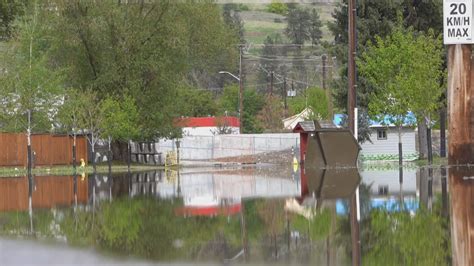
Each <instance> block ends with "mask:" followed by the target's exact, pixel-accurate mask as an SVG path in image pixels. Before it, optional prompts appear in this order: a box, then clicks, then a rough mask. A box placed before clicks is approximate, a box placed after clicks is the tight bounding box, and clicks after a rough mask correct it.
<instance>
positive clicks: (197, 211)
mask: <svg viewBox="0 0 474 266" xmlns="http://www.w3.org/2000/svg"><path fill="white" fill-rule="evenodd" d="M241 209H242V208H241V205H240V204H235V205H231V206H224V207H220V206H209V207H182V208H178V209H176V211H175V213H176V215H186V216H216V215H226V216H229V215H234V214H237V213H239V212H240V211H241Z"/></svg>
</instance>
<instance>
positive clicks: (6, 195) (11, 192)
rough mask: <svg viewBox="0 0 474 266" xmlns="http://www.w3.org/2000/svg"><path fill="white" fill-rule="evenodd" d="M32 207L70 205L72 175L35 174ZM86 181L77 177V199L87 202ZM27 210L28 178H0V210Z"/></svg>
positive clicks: (72, 186)
mask: <svg viewBox="0 0 474 266" xmlns="http://www.w3.org/2000/svg"><path fill="white" fill-rule="evenodd" d="M33 187H34V190H33V192H32V205H33V208H53V207H56V206H70V205H72V204H73V203H74V178H73V177H72V176H37V177H34V181H33ZM87 195H88V186H87V181H85V180H82V179H81V177H78V180H77V201H78V202H79V203H87ZM13 210H15V211H24V210H28V178H26V177H20V178H18V177H14V178H6V177H4V178H0V211H13Z"/></svg>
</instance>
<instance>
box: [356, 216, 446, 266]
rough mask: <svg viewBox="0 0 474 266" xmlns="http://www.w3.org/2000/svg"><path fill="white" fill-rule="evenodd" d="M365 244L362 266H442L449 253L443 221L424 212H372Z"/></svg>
mask: <svg viewBox="0 0 474 266" xmlns="http://www.w3.org/2000/svg"><path fill="white" fill-rule="evenodd" d="M367 226H368V227H369V228H370V231H368V232H369V234H368V235H367V238H366V239H365V241H364V242H363V244H364V245H365V248H364V250H365V256H364V257H363V261H364V264H368V265H382V264H383V265H386V263H387V262H390V263H392V264H393V265H443V264H445V263H446V257H447V255H448V253H449V250H447V249H446V247H445V246H444V244H445V241H446V238H447V237H448V232H447V231H446V230H445V228H443V220H442V218H441V217H440V216H438V215H434V214H432V213H430V212H429V211H427V210H425V209H423V208H422V209H420V210H419V211H418V212H417V213H416V214H415V215H414V216H412V215H410V214H409V213H407V212H388V211H386V210H381V209H378V210H374V211H373V212H372V213H371V216H370V220H369V222H368V224H367Z"/></svg>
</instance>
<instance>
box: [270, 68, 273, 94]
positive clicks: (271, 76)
mask: <svg viewBox="0 0 474 266" xmlns="http://www.w3.org/2000/svg"><path fill="white" fill-rule="evenodd" d="M272 95H273V71H270V96H272Z"/></svg>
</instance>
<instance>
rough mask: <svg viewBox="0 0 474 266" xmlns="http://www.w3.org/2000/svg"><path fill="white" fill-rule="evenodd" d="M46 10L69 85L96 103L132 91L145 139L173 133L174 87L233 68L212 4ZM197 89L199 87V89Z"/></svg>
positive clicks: (65, 4) (232, 48)
mask: <svg viewBox="0 0 474 266" xmlns="http://www.w3.org/2000/svg"><path fill="white" fill-rule="evenodd" d="M54 4H55V6H56V9H55V10H54V11H53V10H51V11H50V10H49V9H48V10H44V13H45V16H49V17H50V19H49V21H48V26H49V29H50V30H51V32H54V35H53V37H52V38H51V39H50V40H49V47H50V49H49V52H50V55H51V58H52V59H53V60H54V61H55V64H54V67H55V68H58V69H64V70H65V71H66V72H67V80H66V82H67V84H68V85H69V86H71V87H75V88H91V89H92V90H94V91H96V92H97V97H98V98H99V100H101V99H104V98H107V97H108V96H110V95H125V94H126V95H131V96H132V97H133V98H134V100H135V103H136V105H137V107H138V111H139V113H140V121H139V124H140V126H141V128H142V130H141V135H142V137H143V138H144V139H153V138H155V137H166V136H172V135H173V134H176V133H177V129H176V128H174V126H173V121H174V118H176V117H177V116H178V114H179V109H180V106H178V105H176V104H175V100H176V98H177V96H178V92H177V91H176V90H175V88H176V87H179V86H182V85H183V84H191V85H193V86H194V85H195V84H198V85H199V86H201V85H202V84H209V83H208V82H207V81H208V80H209V79H210V78H209V77H210V76H212V75H215V73H216V72H217V71H218V70H220V69H224V67H223V66H229V67H230V66H233V65H235V62H236V58H237V53H236V52H237V46H236V45H235V44H236V43H237V42H238V41H237V40H236V38H235V35H234V34H233V33H232V32H231V31H229V28H228V26H226V24H225V23H224V22H223V20H222V17H221V13H220V10H219V8H218V7H217V5H216V4H214V3H212V2H210V1H198V2H188V1H185V2H182V1H151V2H150V1H140V2H139V3H135V2H134V3H129V2H126V1H112V0H105V1H92V0H86V1H81V0H72V1H66V0H55V1H54ZM199 86H198V87H199Z"/></svg>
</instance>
